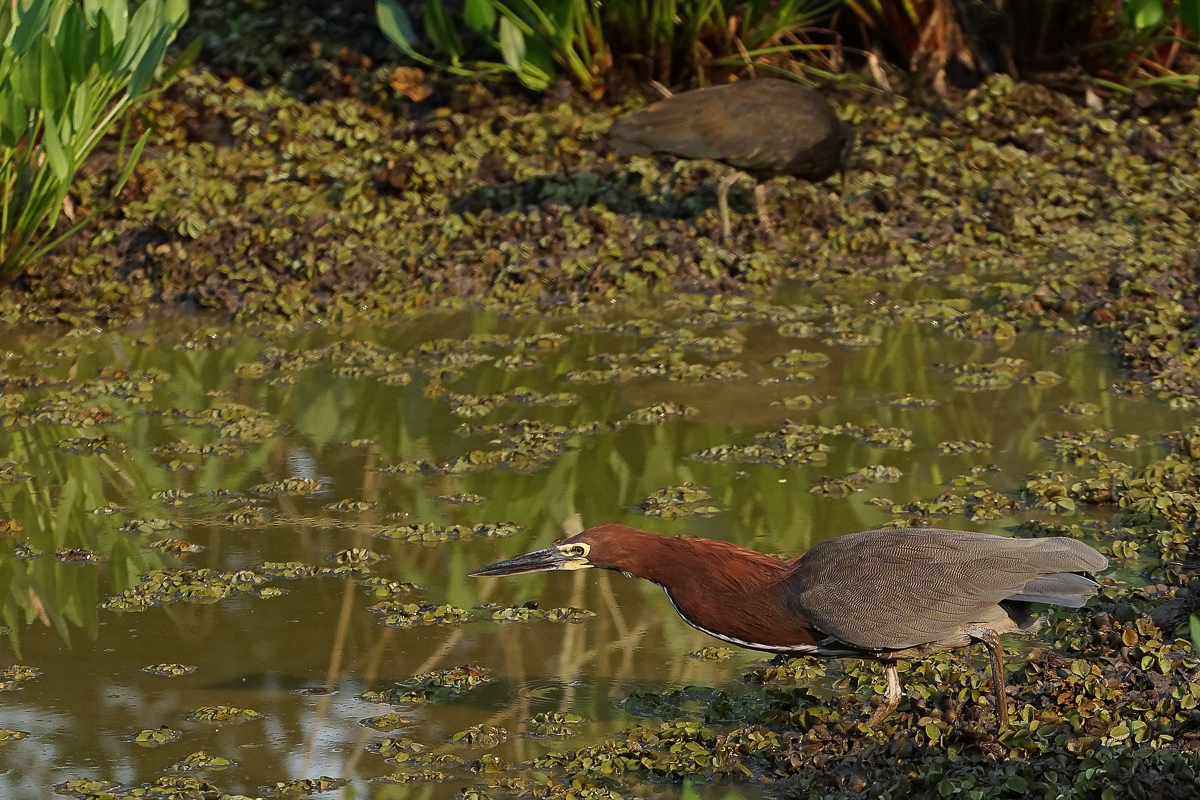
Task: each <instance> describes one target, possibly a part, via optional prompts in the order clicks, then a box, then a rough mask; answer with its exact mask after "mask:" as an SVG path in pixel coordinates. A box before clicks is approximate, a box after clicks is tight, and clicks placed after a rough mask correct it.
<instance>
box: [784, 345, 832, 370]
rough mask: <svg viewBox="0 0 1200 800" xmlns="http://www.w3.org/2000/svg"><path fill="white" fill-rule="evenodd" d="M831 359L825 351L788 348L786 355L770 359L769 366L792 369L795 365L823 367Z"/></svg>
mask: <svg viewBox="0 0 1200 800" xmlns="http://www.w3.org/2000/svg"><path fill="white" fill-rule="evenodd" d="M831 360H832V359H831V358H830V357H829V355H828V354H826V353H819V352H814V351H811V350H789V351H788V352H787V354H786V355H782V356H776V357H775V358H773V359H771V366H772V367H774V368H775V369H781V370H793V369H795V368H796V367H823V366H825V365H827V364H829V362H830V361H831Z"/></svg>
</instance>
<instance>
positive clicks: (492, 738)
mask: <svg viewBox="0 0 1200 800" xmlns="http://www.w3.org/2000/svg"><path fill="white" fill-rule="evenodd" d="M507 738H508V731H506V730H505V729H504V728H502V727H500V726H499V725H487V724H479V725H472V726H471V727H469V728H467V729H466V730H465V731H459V732H458V733H456V734H453V735H452V736H451V737H450V741H451V742H453V743H454V744H465V745H468V746H470V747H482V748H485V749H491V748H493V747H495V746H497V745H498V744H500V743H501V742H503V741H504V740H505V739H507Z"/></svg>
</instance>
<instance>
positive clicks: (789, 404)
mask: <svg viewBox="0 0 1200 800" xmlns="http://www.w3.org/2000/svg"><path fill="white" fill-rule="evenodd" d="M832 399H833V395H829V394H825V395H821V396H820V397H816V396H814V395H811V394H798V395H795V396H793V397H785V398H783V399H782V400H775V401H774V402H772V403H771V405H772V406H773V407H776V408H786V409H788V410H789V411H807V410H809V409H810V408H816V407H817V406H819V405H821V404H823V403H828V402H829V401H830V400H832Z"/></svg>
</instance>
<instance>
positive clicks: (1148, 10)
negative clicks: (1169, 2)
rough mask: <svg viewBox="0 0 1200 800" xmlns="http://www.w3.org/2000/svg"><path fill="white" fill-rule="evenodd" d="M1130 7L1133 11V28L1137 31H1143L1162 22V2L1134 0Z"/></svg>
mask: <svg viewBox="0 0 1200 800" xmlns="http://www.w3.org/2000/svg"><path fill="white" fill-rule="evenodd" d="M1130 6H1131V7H1132V11H1133V26H1134V27H1135V28H1137V29H1138V30H1145V29H1146V28H1150V27H1153V26H1155V25H1157V24H1158V23H1159V22H1161V21H1162V18H1163V4H1162V0H1134V2H1133V3H1130Z"/></svg>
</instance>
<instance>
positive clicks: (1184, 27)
mask: <svg viewBox="0 0 1200 800" xmlns="http://www.w3.org/2000/svg"><path fill="white" fill-rule="evenodd" d="M1197 35H1200V0H1128V1H1127V2H1123V3H1119V2H1115V0H1101V1H1100V2H1097V3H1096V5H1095V6H1094V9H1093V17H1092V26H1091V30H1090V31H1089V37H1088V38H1089V44H1088V45H1087V46H1086V47H1085V49H1084V50H1085V52H1084V55H1085V57H1087V58H1089V59H1090V60H1092V61H1093V62H1095V63H1094V64H1093V65H1091V66H1092V67H1093V70H1092V71H1093V72H1094V73H1095V74H1097V75H1099V76H1100V78H1101V81H1100V82H1101V83H1102V84H1104V85H1106V86H1108V87H1109V88H1122V89H1123V88H1124V87H1126V86H1147V85H1154V84H1159V85H1168V86H1175V87H1177V88H1188V89H1196V88H1197V87H1200V84H1198V83H1197V75H1196V72H1195V65H1196V56H1197V53H1198V48H1197V41H1196V39H1197ZM1188 53H1190V55H1191V59H1190V64H1189V65H1188V66H1189V69H1184V70H1182V71H1181V70H1180V68H1179V67H1180V63H1181V61H1182V58H1181V57H1182V56H1183V55H1184V54H1188ZM1106 78H1110V80H1105V79H1106ZM1112 79H1115V80H1112Z"/></svg>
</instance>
